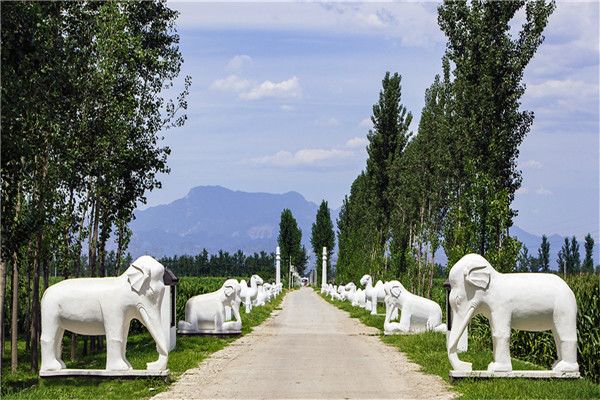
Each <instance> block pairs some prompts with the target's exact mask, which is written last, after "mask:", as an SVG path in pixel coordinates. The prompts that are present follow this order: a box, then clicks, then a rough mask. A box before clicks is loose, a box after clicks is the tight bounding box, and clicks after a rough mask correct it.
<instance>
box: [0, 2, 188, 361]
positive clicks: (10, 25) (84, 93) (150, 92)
mask: <svg viewBox="0 0 600 400" xmlns="http://www.w3.org/2000/svg"><path fill="white" fill-rule="evenodd" d="M176 17H177V12H175V11H173V10H170V9H169V8H168V7H167V6H166V4H165V3H164V2H162V1H144V2H14V3H6V4H3V5H2V120H1V123H2V161H1V163H2V171H1V172H2V210H1V211H2V242H1V244H2V249H1V250H2V251H1V263H0V265H1V271H0V272H1V274H0V277H1V279H0V290H1V293H0V301H1V303H0V311H1V312H2V314H3V315H2V324H1V328H2V331H1V332H0V339H1V344H2V346H1V348H0V350H1V351H2V352H3V351H4V336H5V332H6V331H7V330H10V336H11V348H12V351H11V367H12V371H13V372H14V371H16V369H17V344H18V343H17V341H18V339H19V338H23V339H24V340H25V346H26V350H27V351H28V352H29V353H30V354H31V359H30V361H31V369H32V370H33V371H37V368H38V357H39V338H40V329H41V326H40V292H41V288H40V285H43V287H44V288H47V287H48V284H49V282H48V281H49V277H50V275H51V273H52V271H53V270H55V271H56V272H57V274H59V275H61V276H62V277H64V278H68V277H78V276H106V275H108V274H119V273H120V272H121V271H122V269H123V266H124V265H125V255H124V254H125V250H126V248H127V244H128V241H129V238H130V235H131V232H130V230H129V228H128V223H129V222H130V221H131V219H132V217H133V210H134V209H135V208H136V207H137V206H138V205H139V204H140V203H144V202H145V194H146V193H147V192H148V191H150V190H152V189H154V188H158V187H160V182H159V180H158V179H157V174H158V173H166V172H168V171H169V168H168V166H167V164H166V161H167V156H168V155H169V153H170V150H169V148H168V147H165V146H163V145H162V144H161V141H162V139H163V135H164V132H165V130H167V129H169V128H173V127H177V126H181V125H182V124H183V123H184V121H185V118H186V117H185V114H183V112H184V110H185V109H186V108H187V104H186V96H187V94H188V88H189V85H190V78H189V77H187V78H186V79H185V85H184V88H183V89H182V92H181V93H179V94H178V95H177V93H175V95H176V98H174V99H171V98H169V97H167V96H164V95H163V94H162V93H163V91H164V89H167V88H170V87H172V86H173V80H174V79H175V78H176V77H177V76H178V75H179V72H180V69H181V65H182V62H183V58H182V56H181V53H180V51H179V48H178V42H179V37H178V35H177V33H176V30H175V27H174V23H175V20H176ZM110 238H114V240H116V243H117V248H116V252H115V253H108V254H107V251H106V247H107V242H108V241H109V239H110ZM82 255H85V257H84V258H82V257H81V256H82ZM7 271H10V274H8V277H9V282H8V285H7V279H6V278H7ZM6 286H8V295H9V298H10V302H5V301H4V299H5V294H6V293H5V287H6ZM7 303H8V304H7ZM8 321H10V325H8V323H7V322H8ZM94 343H95V341H94V340H92V341H91V344H90V346H91V350H94V346H95V344H94ZM76 344H77V338H76V336H75V335H72V336H71V349H72V352H71V357H72V358H75V357H76V354H75V350H76ZM98 345H99V346H101V345H102V342H101V341H98ZM86 349H87V341H86Z"/></svg>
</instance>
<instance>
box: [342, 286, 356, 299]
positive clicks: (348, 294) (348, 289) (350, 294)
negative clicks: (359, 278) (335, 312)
mask: <svg viewBox="0 0 600 400" xmlns="http://www.w3.org/2000/svg"><path fill="white" fill-rule="evenodd" d="M355 294H356V285H355V284H354V282H350V283H347V284H346V286H345V287H344V300H346V301H349V302H350V303H352V302H353V301H354V296H355Z"/></svg>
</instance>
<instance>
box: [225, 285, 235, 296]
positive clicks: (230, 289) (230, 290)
mask: <svg viewBox="0 0 600 400" xmlns="http://www.w3.org/2000/svg"><path fill="white" fill-rule="evenodd" d="M223 292H225V296H227V297H229V296H231V295H232V294H233V292H235V289H234V288H233V286H225V287H224V288H223Z"/></svg>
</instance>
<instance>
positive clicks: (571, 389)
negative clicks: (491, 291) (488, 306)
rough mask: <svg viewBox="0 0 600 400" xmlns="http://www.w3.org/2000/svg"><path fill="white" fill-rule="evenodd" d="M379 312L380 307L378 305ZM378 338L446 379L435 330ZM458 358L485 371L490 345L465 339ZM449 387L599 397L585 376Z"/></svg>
mask: <svg viewBox="0 0 600 400" xmlns="http://www.w3.org/2000/svg"><path fill="white" fill-rule="evenodd" d="M323 298H325V300H327V301H328V302H330V303H331V304H333V305H335V306H337V307H338V308H340V309H342V310H344V311H347V312H348V313H350V316H351V317H353V318H358V319H359V320H360V321H361V322H362V323H364V324H365V325H368V326H373V327H375V328H378V329H380V330H381V329H382V328H383V320H384V317H383V316H382V315H371V314H370V313H369V311H367V310H364V309H362V308H358V307H353V306H352V305H351V304H350V303H348V302H342V301H338V300H331V299H330V298H329V297H326V296H323ZM379 308H380V312H381V311H383V309H382V308H383V307H382V306H380V307H379ZM381 340H382V341H383V342H384V343H387V344H389V345H391V346H394V347H397V348H398V349H399V350H401V351H402V352H403V353H405V354H406V355H407V356H408V358H409V359H410V360H411V361H413V362H415V363H417V364H419V365H420V366H421V368H422V370H423V371H424V372H426V373H430V374H434V375H439V376H440V377H442V378H443V379H444V380H445V381H446V382H448V381H449V379H448V371H450V369H451V366H450V362H449V361H448V356H447V353H446V340H445V336H444V335H441V334H439V333H436V332H427V333H423V334H419V335H403V336H400V335H398V336H383V335H381ZM460 358H461V360H464V361H469V362H472V363H473V369H478V370H481V369H483V370H485V369H486V368H487V365H488V364H489V363H490V362H491V361H492V358H493V357H492V351H491V348H489V349H488V348H484V347H483V346H482V345H481V344H479V343H477V342H473V341H470V342H469V351H468V352H466V353H463V354H461V355H460ZM512 362H513V368H514V369H544V368H542V367H540V366H537V365H534V364H531V363H528V362H525V361H521V360H518V359H514V358H513V360H512ZM452 388H453V389H454V390H455V391H456V392H458V393H460V394H461V395H462V396H461V398H463V399H549V398H552V399H598V398H600V385H597V384H595V383H593V382H591V381H589V380H586V379H578V380H549V379H543V380H541V379H537V380H528V379H493V380H492V379H488V380H483V379H480V380H476V379H465V380H460V381H457V382H456V383H454V384H453V385H452Z"/></svg>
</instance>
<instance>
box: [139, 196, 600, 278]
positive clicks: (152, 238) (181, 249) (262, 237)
mask: <svg viewBox="0 0 600 400" xmlns="http://www.w3.org/2000/svg"><path fill="white" fill-rule="evenodd" d="M284 208H289V209H291V210H292V213H293V214H294V217H296V220H297V221H298V225H299V227H300V229H302V243H303V244H304V245H305V246H306V249H307V250H308V252H309V253H312V248H311V246H310V232H311V226H312V223H313V222H314V219H315V216H316V213H317V208H318V206H317V204H315V203H313V202H311V201H308V200H306V199H305V198H304V197H303V196H302V195H301V194H299V193H297V192H288V193H283V194H271V193H248V192H242V191H234V190H230V189H227V188H224V187H221V186H198V187H196V188H193V189H191V190H190V192H189V193H188V194H187V195H186V196H185V197H184V198H182V199H179V200H175V201H173V202H172V203H169V204H164V205H160V206H156V207H150V208H147V209H145V210H138V211H136V212H135V216H136V219H135V220H134V221H133V222H132V223H131V225H130V227H131V229H132V231H133V236H132V239H131V243H130V245H129V251H130V252H131V254H132V255H133V256H134V257H137V256H139V255H142V254H151V255H153V256H155V257H161V256H164V255H175V254H177V255H182V254H197V253H199V252H200V251H202V249H204V248H206V249H207V250H208V251H209V252H211V253H214V252H217V251H218V250H226V251H229V252H235V251H237V250H242V251H244V252H245V253H253V252H260V251H266V252H272V251H274V250H275V247H276V246H277V236H278V234H279V218H280V215H281V211H282V210H283V209H284ZM339 210H340V209H339V208H338V209H335V210H332V211H331V215H332V220H333V223H334V226H335V223H336V221H335V220H336V218H337V216H338V213H339ZM510 234H511V235H512V236H516V237H517V238H518V239H519V240H520V241H521V242H522V243H523V244H524V245H525V246H527V248H528V249H529V253H530V254H531V255H533V256H537V250H538V248H539V246H540V243H541V242H542V238H541V237H540V236H536V235H533V234H531V233H529V232H526V231H524V230H523V229H521V228H519V227H517V226H514V227H512V228H511V229H510ZM548 239H549V241H550V254H551V255H550V266H551V268H552V269H556V267H557V263H556V258H557V254H558V251H559V250H560V248H561V246H562V243H563V240H564V238H563V237H562V236H560V235H556V234H554V235H549V236H548ZM579 239H580V253H581V257H582V259H583V256H584V249H583V240H582V238H579ZM599 247H600V246H599V245H598V244H596V246H595V250H596V251H595V257H594V258H595V260H598V248H599ZM436 259H437V260H439V262H441V263H445V262H446V257H445V254H444V253H443V251H439V252H438V254H436ZM313 262H314V261H311V264H312V263H313ZM334 262H335V259H334ZM596 262H597V261H596Z"/></svg>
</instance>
